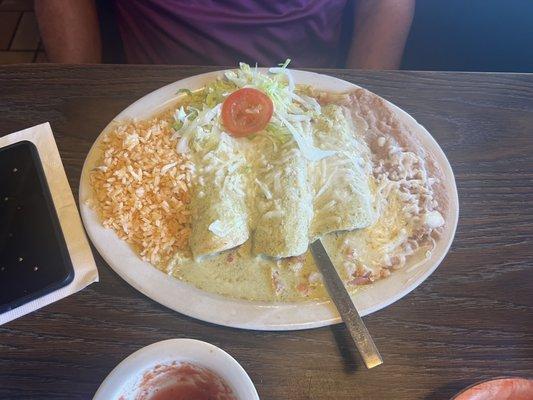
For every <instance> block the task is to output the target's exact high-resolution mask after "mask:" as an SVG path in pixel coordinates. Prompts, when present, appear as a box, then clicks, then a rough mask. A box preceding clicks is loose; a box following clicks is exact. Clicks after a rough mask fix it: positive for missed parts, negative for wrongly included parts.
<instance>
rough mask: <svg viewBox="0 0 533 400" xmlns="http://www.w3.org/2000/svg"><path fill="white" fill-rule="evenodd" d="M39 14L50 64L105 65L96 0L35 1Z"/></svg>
mask: <svg viewBox="0 0 533 400" xmlns="http://www.w3.org/2000/svg"><path fill="white" fill-rule="evenodd" d="M35 13H36V15H37V21H38V23H39V30H40V31H41V38H42V40H43V43H44V47H45V50H46V56H47V57H48V60H49V61H50V62H57V63H67V64H82V63H99V62H101V61H102V43H101V39H100V27H99V25H98V15H97V12H96V5H95V2H94V0H35Z"/></svg>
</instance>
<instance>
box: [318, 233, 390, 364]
mask: <svg viewBox="0 0 533 400" xmlns="http://www.w3.org/2000/svg"><path fill="white" fill-rule="evenodd" d="M311 253H312V254H313V257H314V259H315V262H316V265H317V266H318V269H319V270H320V272H321V273H322V276H323V277H324V283H325V285H326V288H327V290H328V292H329V295H330V296H331V299H332V300H333V302H334V303H335V305H336V306H337V310H338V311H339V314H340V316H341V318H342V320H343V321H344V323H345V324H346V327H347V328H348V332H350V336H351V337H352V339H353V341H354V343H355V346H356V347H357V350H359V354H361V357H362V358H363V361H364V362H365V365H366V367H367V368H368V369H370V368H374V367H376V366H378V365H380V364H382V363H383V359H382V358H381V355H380V354H379V351H378V349H377V347H376V345H375V344H374V341H373V340H372V337H371V336H370V333H368V329H366V326H365V324H364V322H363V320H362V319H361V316H360V315H359V313H358V312H357V309H356V308H355V305H354V304H353V301H352V299H351V297H350V295H349V293H348V291H347V290H346V288H345V287H344V284H343V282H342V280H341V278H340V276H339V274H338V273H337V270H336V269H335V267H334V266H333V264H332V263H331V260H330V258H329V256H328V253H327V252H326V249H325V248H324V246H323V245H322V242H321V241H320V239H318V240H315V241H314V242H313V243H311Z"/></svg>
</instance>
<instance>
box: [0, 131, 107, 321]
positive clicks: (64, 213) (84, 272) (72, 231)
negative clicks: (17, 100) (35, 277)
mask: <svg viewBox="0 0 533 400" xmlns="http://www.w3.org/2000/svg"><path fill="white" fill-rule="evenodd" d="M23 140H28V141H30V142H32V143H33V144H34V145H35V146H36V147H37V150H38V152H39V157H40V158H41V162H42V164H43V169H44V174H45V176H46V180H47V181H48V186H49V187H50V192H51V194H52V199H53V201H54V206H55V209H56V212H57V216H58V217H59V223H60V225H61V229H62V231H63V236H64V237H65V242H66V244H67V248H68V252H69V254H70V259H71V261H72V266H73V267H74V279H73V281H72V282H71V283H70V284H68V285H67V286H64V287H62V288H61V289H58V290H56V291H54V292H52V293H49V294H47V295H45V296H42V297H40V298H38V299H36V300H33V301H31V302H29V303H26V304H24V305H22V306H20V307H17V308H14V309H12V310H10V311H7V312H5V313H3V314H0V325H2V324H5V323H6V322H9V321H11V320H13V319H15V318H18V317H21V316H23V315H26V314H28V313H30V312H32V311H34V310H38V309H39V308H41V307H44V306H46V305H48V304H50V303H53V302H55V301H58V300H60V299H62V298H63V297H67V296H69V295H71V294H73V293H76V292H78V291H79V290H81V289H83V288H85V287H86V286H88V285H90V284H91V283H93V282H98V270H97V269H96V264H95V262H94V258H93V255H92V253H91V248H90V247H89V242H88V241H87V237H86V236H85V232H84V231H83V227H82V225H81V220H80V216H79V214H78V209H77V207H76V202H75V201H74V196H73V195H72V191H71V190H70V186H69V184H68V180H67V175H66V174H65V169H64V168H63V164H62V163H61V157H60V156H59V151H58V150H57V145H56V142H55V140H54V135H53V133H52V129H51V127H50V124H49V123H48V122H47V123H45V124H41V125H37V126H34V127H32V128H28V129H24V130H22V131H18V132H15V133H12V134H10V135H7V136H4V137H0V148H2V147H5V146H7V145H10V144H13V143H17V142H20V141H23Z"/></svg>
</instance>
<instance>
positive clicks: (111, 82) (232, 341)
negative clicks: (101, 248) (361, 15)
mask: <svg viewBox="0 0 533 400" xmlns="http://www.w3.org/2000/svg"><path fill="white" fill-rule="evenodd" d="M212 69H213V68H201V67H171V66H165V67H156V66H110V65H108V66H53V65H32V66H13V67H2V68H0V136H1V135H5V134H8V133H10V132H13V131H16V130H20V129H23V128H26V127H29V126H32V125H35V124H39V123H42V122H45V121H50V123H51V125H52V129H53V130H54V133H55V136H56V139H57V143H58V146H59V150H60V153H61V156H62V159H63V163H64V165H65V168H66V171H67V175H68V179H69V182H70V184H71V187H72V190H73V191H74V194H75V196H77V188H78V183H79V177H80V172H81V168H82V164H83V160H84V158H85V155H86V154H87V152H88V150H89V148H90V146H91V144H92V142H93V141H94V140H95V138H96V137H97V135H98V134H99V132H100V131H101V130H102V128H104V126H105V125H106V124H107V123H108V122H109V121H110V120H111V119H112V118H113V117H114V116H115V115H116V114H117V113H119V112H120V111H121V110H122V109H123V108H125V107H126V106H127V105H129V104H130V103H132V102H133V101H134V100H136V99H138V98H139V97H142V96H143V95H144V94H146V93H148V92H150V91H152V90H154V89H156V88H159V87H161V86H163V85H165V84H168V83H170V82H173V81H175V80H178V79H181V78H185V77H187V76H190V75H194V74H197V73H202V72H207V71H210V70H212ZM323 72H325V73H328V74H331V75H334V76H337V77H339V78H342V79H345V80H348V81H351V82H355V83H357V84H359V85H361V86H364V87H366V88H368V89H370V90H372V91H374V92H375V93H377V94H379V95H381V96H383V97H385V98H386V99H388V100H390V101H392V102H393V103H395V104H397V105H398V106H400V107H401V108H403V109H404V110H406V111H407V112H409V113H410V114H411V115H413V116H414V117H415V118H416V119H417V120H418V121H419V122H420V123H422V124H423V125H424V126H426V128H427V129H428V130H429V131H430V132H431V134H432V135H433V136H434V137H435V139H436V140H437V141H438V142H439V144H440V145H441V147H442V148H443V150H444V152H445V153H446V154H447V156H448V158H449V160H450V163H451V165H452V167H453V169H454V171H455V174H456V178H457V185H458V189H459V199H460V205H461V211H460V214H461V215H460V220H459V227H458V231H457V235H456V238H455V241H454V244H453V246H452V249H451V251H450V253H449V254H448V256H447V257H446V259H445V260H444V262H443V263H442V264H441V266H440V267H439V268H438V269H437V271H436V272H435V273H434V274H433V275H432V276H431V277H430V278H429V279H428V280H427V281H426V282H424V283H423V284H422V285H421V286H420V287H419V288H417V289H416V290H415V291H414V292H412V293H411V294H409V295H408V296H406V297H404V298H403V299H402V300H400V301H398V302H396V303H395V304H393V305H391V306H389V307H387V308H386V309H384V310H382V311H379V312H376V313H374V314H372V315H370V316H368V317H366V318H365V322H366V324H367V326H368V329H369V330H370V332H371V333H372V335H373V337H374V339H375V341H376V344H377V346H378V348H379V349H380V352H381V354H382V355H383V358H384V364H383V365H382V366H380V367H378V368H376V369H374V370H365V368H364V366H363V364H362V362H361V360H360V359H359V358H358V356H357V354H356V353H355V352H354V350H353V348H352V345H351V343H350V339H349V336H348V334H347V332H346V330H345V328H344V326H343V325H336V326H332V327H326V328H321V329H313V330H307V331H299V332H252V331H241V330H236V329H230V328H224V327H219V326H214V325H210V324H207V323H203V322H201V321H197V320H193V319H191V318H188V317H185V316H183V315H180V314H178V313H176V312H173V311H170V310H168V309H166V308H164V307H163V306H161V305H159V304H157V303H155V302H153V301H152V300H150V299H148V298H146V297H145V296H143V295H141V294H140V293H138V292H137V291H136V290H134V289H133V288H132V287H130V286H129V285H128V284H126V283H125V282H124V281H123V280H121V279H120V278H119V277H118V276H117V275H116V274H115V273H114V272H113V271H112V270H111V269H110V268H109V267H108V266H107V265H106V263H105V262H104V261H103V260H102V259H101V257H99V255H98V254H97V253H96V252H95V257H96V260H97V264H98V267H99V271H100V277H101V282H100V283H98V284H94V285H92V286H90V287H89V288H87V289H85V290H83V291H82V292H80V293H78V294H76V295H73V296H71V297H69V298H67V299H64V300H62V301H59V302H58V303H55V304H52V305H50V306H48V307H45V308H44V309H42V310H40V311H38V312H35V313H33V314H31V315H28V316H25V317H23V318H20V319H19V320H17V321H13V322H11V323H8V324H6V325H4V326H0V398H1V399H41V398H42V399H58V400H59V399H69V400H72V399H90V398H91V397H92V395H93V394H94V392H95V391H96V389H97V388H98V386H99V384H100V383H101V381H102V380H103V379H104V378H105V376H106V375H107V374H108V373H109V372H110V371H111V370H112V369H113V368H114V367H115V365H116V364H117V363H119V362H120V361H121V360H122V359H123V358H125V357H126V356H127V355H129V354H130V353H131V352H133V351H135V350H137V349H139V348H141V347H143V346H145V345H148V344H150V343H153V342H156V341H159V340H163V339H169V338H180V337H188V338H194V339H200V340H205V341H208V342H211V343H213V344H215V345H217V346H220V347H221V348H223V349H224V350H226V351H228V352H229V353H230V354H232V355H233V356H234V357H235V358H236V359H237V360H238V361H239V362H240V363H241V364H242V366H243V367H244V368H245V369H246V370H247V371H248V373H249V375H250V377H251V378H252V380H253V381H254V383H255V385H256V387H257V390H258V392H259V395H260V396H261V398H262V399H295V400H300V399H301V400H303V399H336V400H340V399H380V400H382V399H384V400H388V399H399V400H403V399H405V400H407V399H409V400H411V399H425V400H437V399H449V398H450V397H451V396H452V395H453V394H454V393H456V392H457V391H459V390H460V389H462V388H464V387H465V386H468V385H470V384H472V383H474V382H476V381H478V380H482V379H487V378H492V377H497V376H502V375H517V376H529V377H531V376H532V375H533V313H532V309H533V266H532V264H533V211H532V208H533V75H520V74H488V73H479V74H475V73H474V74H472V73H441V72H439V73H434V72H362V71H350V70H342V71H341V70H325V71H323Z"/></svg>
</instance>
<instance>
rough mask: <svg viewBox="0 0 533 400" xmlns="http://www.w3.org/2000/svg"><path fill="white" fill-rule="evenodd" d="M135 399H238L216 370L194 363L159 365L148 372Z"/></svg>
mask: <svg viewBox="0 0 533 400" xmlns="http://www.w3.org/2000/svg"><path fill="white" fill-rule="evenodd" d="M135 400H237V398H236V397H235V394H234V393H233V390H232V389H231V388H230V387H229V386H228V384H227V383H226V382H225V381H224V380H223V379H222V378H221V377H220V376H218V375H217V374H215V373H214V372H213V371H211V370H209V369H207V368H203V367H199V366H197V365H194V364H190V363H173V364H170V365H158V366H156V367H155V368H154V369H152V370H151V371H149V372H146V373H145V374H144V376H143V378H142V380H141V383H140V385H139V391H138V394H137V396H136V397H135Z"/></svg>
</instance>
